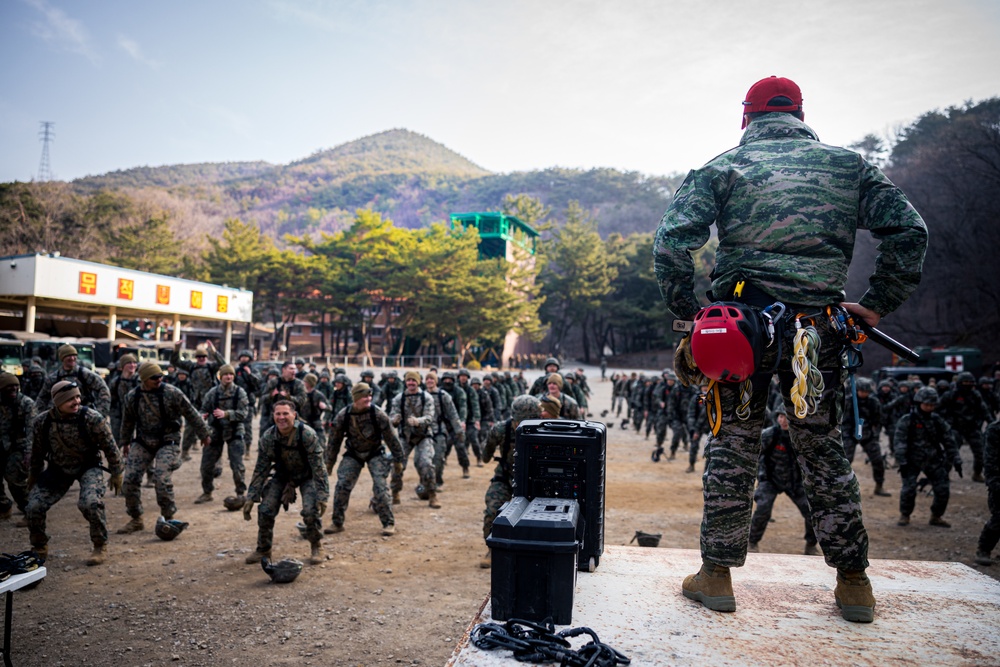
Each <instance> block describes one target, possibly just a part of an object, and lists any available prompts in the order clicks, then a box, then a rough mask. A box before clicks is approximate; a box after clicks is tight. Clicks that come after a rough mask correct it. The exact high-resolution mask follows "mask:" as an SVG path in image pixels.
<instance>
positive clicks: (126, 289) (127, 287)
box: [118, 278, 135, 301]
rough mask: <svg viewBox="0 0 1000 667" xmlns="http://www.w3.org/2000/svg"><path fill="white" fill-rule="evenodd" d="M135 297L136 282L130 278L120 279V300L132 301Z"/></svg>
mask: <svg viewBox="0 0 1000 667" xmlns="http://www.w3.org/2000/svg"><path fill="white" fill-rule="evenodd" d="M134 296H135V281H134V280H129V279H128V278H119V279H118V298H119V299H128V300H129V301H131V300H132V297H134Z"/></svg>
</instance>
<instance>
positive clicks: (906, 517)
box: [896, 514, 910, 526]
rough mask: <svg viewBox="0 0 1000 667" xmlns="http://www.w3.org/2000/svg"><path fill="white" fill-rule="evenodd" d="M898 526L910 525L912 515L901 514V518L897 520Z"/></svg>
mask: <svg viewBox="0 0 1000 667" xmlns="http://www.w3.org/2000/svg"><path fill="white" fill-rule="evenodd" d="M896 525H897V526H909V525H910V515H909V514H900V515H899V519H897V520H896Z"/></svg>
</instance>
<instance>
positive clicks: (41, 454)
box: [25, 406, 124, 549]
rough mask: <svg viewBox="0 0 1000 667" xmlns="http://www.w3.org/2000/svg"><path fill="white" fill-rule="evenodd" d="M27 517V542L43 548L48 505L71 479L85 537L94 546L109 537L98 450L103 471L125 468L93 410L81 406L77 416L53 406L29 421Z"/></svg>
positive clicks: (107, 429) (102, 420) (105, 425)
mask: <svg viewBox="0 0 1000 667" xmlns="http://www.w3.org/2000/svg"><path fill="white" fill-rule="evenodd" d="M32 428H33V437H32V446H31V467H30V473H29V474H30V476H29V481H30V482H33V485H32V484H31V483H29V491H28V503H27V507H26V509H25V514H26V515H27V519H28V531H29V533H30V539H31V546H32V547H33V548H35V549H39V548H42V549H44V548H45V546H46V545H47V544H48V542H49V536H48V535H47V534H46V532H45V524H46V515H47V514H48V511H49V508H51V507H52V506H53V505H55V504H56V503H57V502H59V500H60V499H61V498H62V497H63V496H64V495H66V492H67V491H69V489H70V487H71V486H73V482H77V481H79V482H80V499H79V501H78V502H77V507H78V508H79V509H80V513H81V514H83V516H84V517H85V518H86V519H87V521H88V522H89V523H90V540H91V542H93V543H94V546H95V547H101V546H103V545H104V544H105V543H106V542H107V541H108V524H107V518H106V515H105V512H104V494H105V492H106V491H107V486H106V484H105V481H104V471H103V470H102V469H101V465H102V463H101V454H104V457H105V458H106V459H107V463H108V467H107V470H108V472H110V473H111V474H112V475H119V474H121V472H122V468H123V467H124V466H123V464H122V456H121V450H120V449H118V445H117V444H115V439H114V437H113V436H112V435H111V426H110V425H109V424H108V421H107V419H105V417H104V415H102V414H100V413H99V412H98V411H97V410H93V409H91V408H87V407H83V406H81V407H80V411H79V412H78V413H76V414H71V415H64V414H62V413H61V412H59V410H58V409H56V408H52V409H51V410H46V411H45V412H43V413H41V414H39V415H38V416H37V417H36V418H35V421H34V424H33V427H32Z"/></svg>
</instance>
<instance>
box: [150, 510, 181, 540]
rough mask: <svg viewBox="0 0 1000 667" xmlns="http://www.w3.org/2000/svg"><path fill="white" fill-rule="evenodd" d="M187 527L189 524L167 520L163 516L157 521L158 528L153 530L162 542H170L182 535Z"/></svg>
mask: <svg viewBox="0 0 1000 667" xmlns="http://www.w3.org/2000/svg"><path fill="white" fill-rule="evenodd" d="M187 527H188V523H187V522H186V521H178V520H177V519H167V518H164V517H162V516H161V517H160V518H159V519H157V520H156V527H155V528H154V529H153V532H155V533H156V536H157V537H158V538H160V539H161V540H163V541H165V542H169V541H171V540H172V539H174V538H175V537H177V536H178V535H180V534H181V533H182V532H183V531H184V529H185V528H187Z"/></svg>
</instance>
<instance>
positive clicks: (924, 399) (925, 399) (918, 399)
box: [913, 387, 940, 405]
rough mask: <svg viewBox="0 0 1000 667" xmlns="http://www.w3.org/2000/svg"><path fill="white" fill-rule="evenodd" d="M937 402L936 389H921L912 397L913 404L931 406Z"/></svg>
mask: <svg viewBox="0 0 1000 667" xmlns="http://www.w3.org/2000/svg"><path fill="white" fill-rule="evenodd" d="M939 401H940V398H939V397H938V393H937V389H935V388H934V387H921V388H920V389H918V390H917V393H916V394H915V395H914V396H913V402H914V403H930V404H931V405H937V404H938V402H939Z"/></svg>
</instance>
